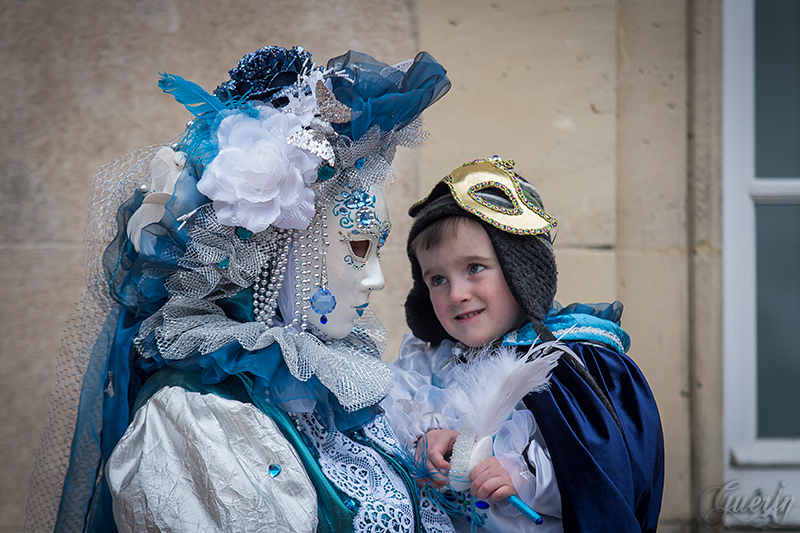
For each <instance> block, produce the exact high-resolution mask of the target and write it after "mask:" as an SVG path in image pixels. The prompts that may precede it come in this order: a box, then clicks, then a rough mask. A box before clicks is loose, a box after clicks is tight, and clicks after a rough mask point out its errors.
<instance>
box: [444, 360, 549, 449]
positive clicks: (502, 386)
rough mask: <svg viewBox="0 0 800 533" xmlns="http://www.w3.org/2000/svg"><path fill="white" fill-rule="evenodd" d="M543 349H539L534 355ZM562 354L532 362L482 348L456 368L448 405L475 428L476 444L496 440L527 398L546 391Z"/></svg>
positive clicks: (449, 389)
mask: <svg viewBox="0 0 800 533" xmlns="http://www.w3.org/2000/svg"><path fill="white" fill-rule="evenodd" d="M544 348H546V346H542V345H540V346H537V347H536V349H535V351H540V350H541V351H545V350H544ZM531 353H532V352H529V355H531ZM540 353H541V352H540ZM561 353H562V352H561V351H560V350H556V351H555V352H553V353H549V354H547V355H541V356H539V357H535V358H534V359H532V360H529V359H530V358H529V357H528V356H526V357H518V354H517V351H516V349H515V348H513V347H500V348H483V349H482V350H481V351H480V352H479V353H478V354H477V355H476V356H475V357H474V358H473V359H472V360H471V361H469V362H468V363H464V364H461V365H457V366H456V367H455V368H454V375H453V382H452V383H451V384H450V385H449V386H448V395H449V403H450V404H451V405H453V406H454V407H455V408H456V409H457V410H458V411H459V413H460V414H461V418H462V420H463V421H464V422H465V423H467V424H469V426H470V427H471V428H472V431H473V432H474V434H475V438H476V440H480V439H481V438H483V437H487V436H494V435H495V434H496V433H497V432H498V430H499V429H500V425H501V424H502V423H503V422H505V421H506V420H508V418H509V417H510V416H511V414H512V413H513V412H514V408H515V407H516V406H517V404H518V403H519V402H520V400H522V398H524V397H525V395H527V394H529V393H531V392H538V391H541V390H543V389H546V388H547V386H548V385H549V378H550V371H551V370H553V368H555V366H556V365H557V364H558V358H559V357H560V356H561Z"/></svg>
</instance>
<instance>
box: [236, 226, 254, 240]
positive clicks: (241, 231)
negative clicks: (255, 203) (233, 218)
mask: <svg viewBox="0 0 800 533" xmlns="http://www.w3.org/2000/svg"><path fill="white" fill-rule="evenodd" d="M236 236H237V237H239V238H240V239H242V240H243V241H246V240H247V239H249V238H250V237H252V236H253V232H252V231H250V230H249V229H247V228H243V227H242V226H237V227H236Z"/></svg>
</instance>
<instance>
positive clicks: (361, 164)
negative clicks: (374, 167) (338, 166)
mask: <svg viewBox="0 0 800 533" xmlns="http://www.w3.org/2000/svg"><path fill="white" fill-rule="evenodd" d="M366 161H367V160H366V159H365V158H363V157H359V158H358V159H356V162H355V167H356V168H357V169H359V170H361V169H362V168H364V163H365V162H366Z"/></svg>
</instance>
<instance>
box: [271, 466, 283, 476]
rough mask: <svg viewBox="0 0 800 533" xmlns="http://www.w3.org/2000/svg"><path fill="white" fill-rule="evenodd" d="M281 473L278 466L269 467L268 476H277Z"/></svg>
mask: <svg viewBox="0 0 800 533" xmlns="http://www.w3.org/2000/svg"><path fill="white" fill-rule="evenodd" d="M280 473H281V467H280V465H269V475H270V476H272V477H275V476H277V475H278V474H280Z"/></svg>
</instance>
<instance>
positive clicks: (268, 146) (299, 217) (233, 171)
mask: <svg viewBox="0 0 800 533" xmlns="http://www.w3.org/2000/svg"><path fill="white" fill-rule="evenodd" d="M302 126H303V125H302V123H301V120H300V118H298V117H297V116H296V115H294V114H292V113H283V112H281V111H279V110H277V109H274V108H272V107H270V106H263V107H261V108H260V109H259V116H258V117H255V118H254V117H250V116H248V115H247V114H245V113H241V112H236V113H234V114H232V115H230V116H228V117H225V118H224V119H223V120H222V122H221V123H220V125H219V128H218V129H217V133H216V136H217V141H218V143H219V153H218V154H217V156H216V157H215V158H214V159H213V160H212V161H211V163H209V164H208V166H207V167H206V169H205V171H204V172H203V177H202V178H201V179H200V181H199V182H198V183H197V190H199V191H200V192H201V193H203V194H204V195H206V196H207V197H209V198H210V199H211V200H213V201H214V211H215V212H216V213H217V219H218V220H219V222H220V223H222V224H225V225H228V226H244V227H245V228H247V229H249V230H250V231H253V232H259V231H263V230H265V229H267V228H268V227H269V226H276V227H279V228H284V229H289V228H293V229H303V228H306V227H307V226H308V223H309V222H310V220H311V218H312V217H313V216H314V191H313V190H311V188H310V187H309V185H311V183H313V182H314V181H315V180H316V179H317V172H316V170H317V168H318V167H319V165H320V163H321V162H322V159H321V158H320V157H318V156H316V155H314V154H312V153H311V152H309V151H307V150H304V149H302V148H298V147H296V146H294V145H291V144H288V143H287V142H286V138H287V137H288V136H289V135H291V134H292V133H295V132H298V131H300V130H301V129H302Z"/></svg>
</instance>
